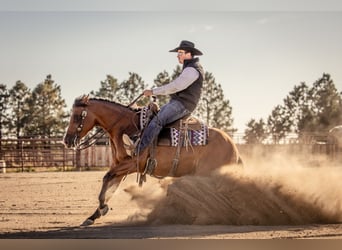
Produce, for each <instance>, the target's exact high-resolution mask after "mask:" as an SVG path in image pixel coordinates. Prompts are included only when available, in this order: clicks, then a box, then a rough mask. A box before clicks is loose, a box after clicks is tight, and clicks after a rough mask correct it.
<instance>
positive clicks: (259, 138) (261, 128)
mask: <svg viewBox="0 0 342 250" xmlns="http://www.w3.org/2000/svg"><path fill="white" fill-rule="evenodd" d="M266 138H267V129H266V124H265V122H264V120H263V119H260V120H259V121H258V122H257V121H256V120H255V119H251V120H250V121H249V122H248V123H247V128H246V129H245V135H244V136H243V139H244V140H245V141H246V143H247V144H261V143H263V141H264V140H265V139H266Z"/></svg>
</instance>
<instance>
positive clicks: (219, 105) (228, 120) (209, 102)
mask: <svg viewBox="0 0 342 250" xmlns="http://www.w3.org/2000/svg"><path fill="white" fill-rule="evenodd" d="M194 115H196V116H198V117H200V118H201V119H202V120H204V121H205V122H206V123H207V124H208V125H210V126H212V127H216V128H220V129H222V130H224V131H226V132H233V131H234V129H232V124H233V118H232V107H231V106H230V102H229V100H227V99H225V97H224V93H223V89H222V87H221V85H220V84H217V83H216V81H215V78H214V76H213V74H212V73H209V72H206V73H205V76H204V81H203V89H202V95H201V99H200V101H199V103H198V106H197V108H196V110H195V111H194Z"/></svg>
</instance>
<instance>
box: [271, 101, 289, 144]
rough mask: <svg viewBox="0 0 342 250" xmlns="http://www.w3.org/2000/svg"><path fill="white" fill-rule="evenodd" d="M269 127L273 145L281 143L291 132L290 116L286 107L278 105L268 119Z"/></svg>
mask: <svg viewBox="0 0 342 250" xmlns="http://www.w3.org/2000/svg"><path fill="white" fill-rule="evenodd" d="M267 127H268V131H269V134H270V135H271V137H272V141H273V143H279V141H280V140H281V139H282V138H285V137H286V135H287V134H288V133H289V131H290V130H291V123H290V121H289V115H288V112H287V110H286V108H285V107H284V106H281V105H277V106H276V107H275V108H274V109H273V110H272V113H271V115H270V116H269V117H268V119H267Z"/></svg>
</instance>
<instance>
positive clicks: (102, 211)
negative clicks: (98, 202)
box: [99, 205, 109, 216]
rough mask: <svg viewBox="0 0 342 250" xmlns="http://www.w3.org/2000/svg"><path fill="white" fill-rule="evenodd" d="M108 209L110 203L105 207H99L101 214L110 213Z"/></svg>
mask: <svg viewBox="0 0 342 250" xmlns="http://www.w3.org/2000/svg"><path fill="white" fill-rule="evenodd" d="M108 210H109V208H108V205H105V206H104V207H103V208H99V212H100V214H101V216H104V215H106V214H107V213H108Z"/></svg>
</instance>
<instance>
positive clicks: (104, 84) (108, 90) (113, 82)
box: [90, 75, 120, 101]
mask: <svg viewBox="0 0 342 250" xmlns="http://www.w3.org/2000/svg"><path fill="white" fill-rule="evenodd" d="M100 84H101V86H100V89H99V90H98V91H96V92H94V91H91V92H90V94H92V95H94V96H97V97H100V98H104V99H108V100H111V101H118V99H120V98H119V97H118V91H119V88H120V84H119V83H118V80H117V79H116V78H114V77H113V76H111V75H107V78H106V79H105V80H104V81H101V83H100Z"/></svg>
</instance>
